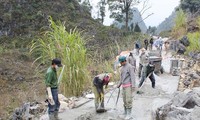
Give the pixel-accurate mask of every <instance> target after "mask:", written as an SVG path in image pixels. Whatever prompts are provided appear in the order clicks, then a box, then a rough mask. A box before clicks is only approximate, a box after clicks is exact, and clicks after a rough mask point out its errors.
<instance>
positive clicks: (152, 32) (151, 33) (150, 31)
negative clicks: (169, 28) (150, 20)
mask: <svg viewBox="0 0 200 120" xmlns="http://www.w3.org/2000/svg"><path fill="white" fill-rule="evenodd" d="M156 30H157V28H156V27H155V26H154V27H151V26H149V28H148V29H147V33H148V34H150V35H155V32H156Z"/></svg>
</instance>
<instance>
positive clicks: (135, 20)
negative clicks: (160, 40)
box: [114, 7, 147, 33]
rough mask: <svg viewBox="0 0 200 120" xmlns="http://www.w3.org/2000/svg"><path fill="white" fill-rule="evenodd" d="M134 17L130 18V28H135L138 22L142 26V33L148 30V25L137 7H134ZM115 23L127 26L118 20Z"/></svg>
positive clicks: (118, 25)
mask: <svg viewBox="0 0 200 120" xmlns="http://www.w3.org/2000/svg"><path fill="white" fill-rule="evenodd" d="M132 13H133V15H132V18H131V19H130V21H129V25H128V26H129V29H133V28H134V27H135V25H136V24H138V26H139V27H140V29H141V32H142V33H146V31H147V27H146V25H145V23H144V21H143V20H142V17H141V15H140V12H139V10H138V9H137V8H135V7H134V8H132ZM114 25H115V26H116V27H118V28H123V27H124V26H125V23H123V22H122V23H119V22H117V21H114Z"/></svg>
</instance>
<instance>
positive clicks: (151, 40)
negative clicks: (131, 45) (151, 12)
mask: <svg viewBox="0 0 200 120" xmlns="http://www.w3.org/2000/svg"><path fill="white" fill-rule="evenodd" d="M149 43H150V50H152V49H153V38H151V39H150V40H149Z"/></svg>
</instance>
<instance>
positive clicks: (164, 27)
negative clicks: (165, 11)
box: [156, 11, 176, 34]
mask: <svg viewBox="0 0 200 120" xmlns="http://www.w3.org/2000/svg"><path fill="white" fill-rule="evenodd" d="M175 18H176V12H175V11H174V12H172V14H171V15H170V16H169V17H168V18H166V19H165V20H164V21H163V22H162V23H160V24H159V25H158V27H157V30H156V34H160V33H161V32H163V31H169V30H171V29H172V28H173V26H174V24H175V22H174V20H175Z"/></svg>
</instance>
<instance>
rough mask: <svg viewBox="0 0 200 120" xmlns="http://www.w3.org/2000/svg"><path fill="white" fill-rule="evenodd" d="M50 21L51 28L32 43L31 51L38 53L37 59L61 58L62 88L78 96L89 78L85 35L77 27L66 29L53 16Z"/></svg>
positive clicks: (69, 93)
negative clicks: (62, 67) (63, 67)
mask: <svg viewBox="0 0 200 120" xmlns="http://www.w3.org/2000/svg"><path fill="white" fill-rule="evenodd" d="M49 22H50V30H49V31H47V32H46V33H45V34H44V36H43V37H42V38H39V39H38V40H36V41H34V42H33V43H32V46H31V53H35V54H37V56H38V57H37V58H36V60H35V61H42V62H48V61H51V60H52V59H53V58H61V60H62V64H64V65H65V70H64V73H63V77H62V81H61V85H60V89H61V91H62V92H63V93H64V94H65V95H75V96H78V95H80V94H81V93H82V91H83V90H84V89H85V85H86V83H87V82H88V80H89V79H88V78H89V74H88V72H87V68H86V67H87V58H86V56H87V55H86V47H85V43H84V41H83V39H84V37H83V36H82V35H81V32H78V31H77V30H76V29H74V30H71V31H70V32H68V31H66V28H65V26H64V24H62V23H61V22H58V23H55V22H54V21H53V20H52V18H50V19H49Z"/></svg>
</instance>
